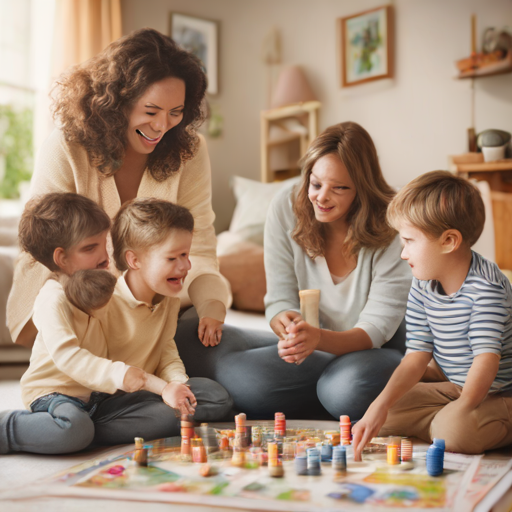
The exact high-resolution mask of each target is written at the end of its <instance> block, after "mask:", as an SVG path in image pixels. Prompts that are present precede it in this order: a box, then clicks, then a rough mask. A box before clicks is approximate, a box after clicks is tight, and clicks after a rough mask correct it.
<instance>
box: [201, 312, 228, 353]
mask: <svg viewBox="0 0 512 512" xmlns="http://www.w3.org/2000/svg"><path fill="white" fill-rule="evenodd" d="M223 324H224V322H219V320H215V318H210V317H207V316H205V317H204V318H201V320H199V329H198V333H197V334H198V336H199V341H200V342H201V343H202V344H203V345H204V346H205V347H215V346H216V345H218V344H219V343H220V339H221V338H222V325H223Z"/></svg>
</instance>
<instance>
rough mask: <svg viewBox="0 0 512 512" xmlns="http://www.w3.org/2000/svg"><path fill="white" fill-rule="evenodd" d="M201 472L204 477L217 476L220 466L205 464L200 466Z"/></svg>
mask: <svg viewBox="0 0 512 512" xmlns="http://www.w3.org/2000/svg"><path fill="white" fill-rule="evenodd" d="M199 474H200V475H201V476H204V477H208V476H215V475H218V474H219V468H218V467H217V466H211V465H210V464H203V465H202V466H201V467H200V468H199Z"/></svg>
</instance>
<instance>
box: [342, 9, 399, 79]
mask: <svg viewBox="0 0 512 512" xmlns="http://www.w3.org/2000/svg"><path fill="white" fill-rule="evenodd" d="M393 16H394V11H393V7H392V6H391V5H385V6H382V7H377V8H375V9H370V10H368V11H364V12H360V13H358V14H354V15H352V16H347V17H345V18H338V25H339V30H338V32H339V34H340V39H341V59H340V69H341V86H342V87H349V86H352V85H359V84H362V83H365V82H371V81H374V80H381V79H383V78H392V77H393V72H394V69H393V68H394V55H393V54H394V20H393Z"/></svg>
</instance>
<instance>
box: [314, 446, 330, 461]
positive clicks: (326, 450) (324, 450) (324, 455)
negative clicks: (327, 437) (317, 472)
mask: <svg viewBox="0 0 512 512" xmlns="http://www.w3.org/2000/svg"><path fill="white" fill-rule="evenodd" d="M317 448H320V458H321V461H322V462H331V460H332V444H331V443H329V442H328V441H324V442H323V443H318V445H317Z"/></svg>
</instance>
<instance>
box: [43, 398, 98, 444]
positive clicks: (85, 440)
mask: <svg viewBox="0 0 512 512" xmlns="http://www.w3.org/2000/svg"><path fill="white" fill-rule="evenodd" d="M53 417H54V421H55V423H57V425H58V426H59V427H60V429H59V433H60V436H59V437H60V439H59V440H58V444H59V446H60V447H61V450H62V451H60V453H73V452H78V451H80V450H83V449H84V448H87V447H88V446H89V445H90V444H91V443H92V441H93V439H94V423H93V421H92V420H91V418H90V417H89V414H88V413H87V412H85V411H83V410H81V409H79V408H78V407H76V406H75V405H72V404H70V403H63V404H60V405H58V406H57V407H56V408H55V410H54V412H53Z"/></svg>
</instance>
